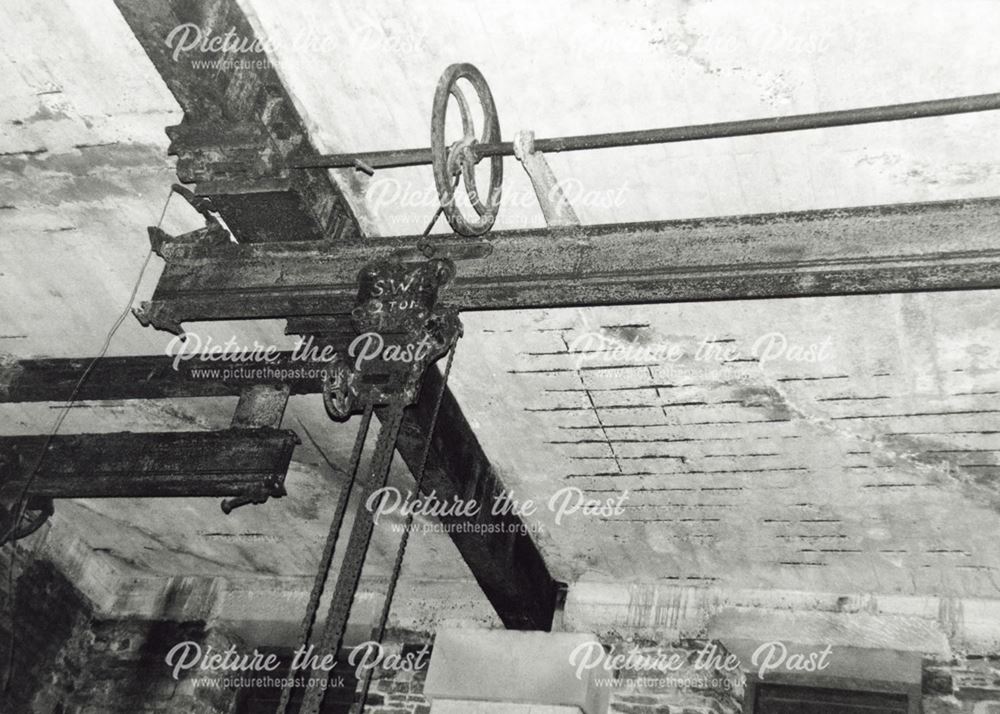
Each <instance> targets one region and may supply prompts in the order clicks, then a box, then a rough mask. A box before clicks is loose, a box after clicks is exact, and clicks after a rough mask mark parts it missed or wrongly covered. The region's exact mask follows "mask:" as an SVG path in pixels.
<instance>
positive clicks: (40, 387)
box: [0, 351, 324, 403]
mask: <svg viewBox="0 0 1000 714" xmlns="http://www.w3.org/2000/svg"><path fill="white" fill-rule="evenodd" d="M91 361H92V358H89V357H88V358H83V359H78V358H73V357H71V358H49V359H25V360H10V361H8V362H7V363H6V364H3V363H0V403H2V402H63V401H68V400H69V399H70V397H71V396H73V394H74V390H75V389H76V385H77V383H78V382H79V381H80V378H81V377H82V376H83V374H84V372H85V371H86V370H87V368H88V366H90V364H91ZM323 367H324V363H323V362H316V361H312V360H303V359H293V353H292V352H291V351H282V352H276V353H274V360H273V361H272V362H270V363H269V364H267V365H260V364H253V363H250V364H233V363H231V362H230V363H225V362H221V361H202V360H201V359H200V358H193V359H176V358H175V357H171V356H168V355H165V354H163V355H142V356H134V357H103V358H101V359H99V360H97V361H96V362H94V363H93V365H92V366H91V367H90V373H89V374H88V375H87V379H86V380H84V382H83V383H82V384H81V385H80V388H79V390H77V391H76V395H75V398H76V400H77V401H100V400H111V399H168V398H180V397H230V396H240V395H241V394H242V392H243V389H244V388H245V387H247V386H248V385H254V384H279V383H280V384H284V385H286V386H287V387H288V389H289V391H290V393H291V394H316V393H318V392H319V391H320V386H321V382H322V369H323ZM227 374H228V375H233V374H237V375H239V376H228V377H227V376H226V375H227ZM247 375H249V376H247Z"/></svg>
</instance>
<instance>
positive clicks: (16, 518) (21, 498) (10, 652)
mask: <svg viewBox="0 0 1000 714" xmlns="http://www.w3.org/2000/svg"><path fill="white" fill-rule="evenodd" d="M173 195H174V189H173V188H172V187H171V189H170V193H168V194H167V200H166V201H165V202H164V203H163V209H162V210H161V211H160V219H159V220H158V221H157V222H156V227H157V228H159V227H160V226H162V225H163V219H164V217H165V216H166V215H167V207H168V206H169V205H170V199H171V198H173ZM152 257H153V249H152V248H150V249H149V250H148V251H146V257H145V259H144V260H143V261H142V267H141V268H139V274H138V275H137V276H136V279H135V283H134V284H133V285H132V292H131V293H130V294H129V298H128V302H127V303H126V305H125V309H124V310H122V312H121V314H120V315H119V316H118V319H116V320H115V322H114V324H112V326H111V329H109V330H108V332H107V334H106V335H105V337H104V344H102V345H101V349H100V351H99V352H98V353H97V355H96V356H94V357H93V358H92V359H91V360H90V362H89V363H88V364H87V367H86V369H84V370H83V374H81V375H80V378H79V379H78V380H77V381H76V384H75V385H74V386H73V390H72V391H71V392H70V395H69V398H68V399H67V400H66V403H65V404H64V405H63V407H62V409H61V410H60V412H59V416H58V417H57V418H56V421H55V423H54V424H53V426H52V429H50V430H49V432H48V434H47V435H46V438H45V442H44V443H43V444H42V449H41V451H40V452H39V454H38V458H37V459H35V463H34V465H33V466H32V468H31V471H29V472H28V478H27V479H25V482H24V486H22V487H21V491H20V492H19V494H18V497H17V501H16V504H17V505H16V506H15V508H14V509H13V511H12V513H13V517H12V519H11V525H10V528H9V529H8V530H7V532H6V533H5V534H4V535H3V538H2V539H0V543H4V544H6V542H7V540H8V539H11V540H10V545H11V549H10V570H9V571H8V573H7V590H8V592H9V593H10V595H9V602H8V617H9V621H10V642H9V644H8V648H7V668H6V672H5V673H4V682H3V691H4V692H7V691H9V689H10V682H11V677H12V675H13V672H14V629H15V622H14V570H15V565H16V562H17V546H16V544H15V543H16V541H14V540H13V536H14V534H15V533H16V532H17V527H18V526H19V525H20V524H21V520H22V519H23V518H24V514H25V511H27V508H28V491H29V490H30V489H31V486H32V484H33V483H34V482H35V479H36V478H37V476H38V472H39V470H40V469H41V467H42V463H43V462H44V461H45V455H46V454H47V453H48V451H49V446H51V444H52V440H53V439H54V438H55V437H56V435H57V434H58V433H59V429H60V428H61V427H62V425H63V422H64V421H66V417H67V416H68V415H69V411H70V409H72V408H73V405H74V404H75V403H76V398H77V395H79V393H80V389H81V388H82V387H83V384H84V382H86V381H87V377H89V376H90V373H91V372H92V371H93V369H94V366H95V365H96V364H97V361H98V360H100V359H101V358H103V357H104V356H105V355H106V354H107V352H108V348H109V347H110V346H111V340H112V339H114V336H115V333H117V332H118V329H119V328H120V327H121V326H122V324H123V323H124V322H125V318H126V317H128V315H129V313H130V312H131V310H132V303H133V301H134V300H135V296H136V295H137V294H138V292H139V286H140V285H141V284H142V278H143V276H144V275H145V273H146V268H147V267H149V261H150V259H151V258H152ZM36 550H37V549H36ZM35 553H36V551H32V553H31V556H30V557H29V559H28V560H27V561H26V562H25V568H28V567H31V564H32V562H33V560H34V557H35Z"/></svg>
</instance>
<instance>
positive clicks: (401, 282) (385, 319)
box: [278, 259, 462, 714]
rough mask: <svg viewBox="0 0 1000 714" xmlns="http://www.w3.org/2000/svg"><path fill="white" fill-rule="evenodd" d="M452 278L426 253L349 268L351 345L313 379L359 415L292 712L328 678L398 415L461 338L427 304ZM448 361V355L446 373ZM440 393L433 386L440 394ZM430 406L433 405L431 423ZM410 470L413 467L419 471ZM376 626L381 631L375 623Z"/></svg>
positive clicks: (334, 403) (307, 705)
mask: <svg viewBox="0 0 1000 714" xmlns="http://www.w3.org/2000/svg"><path fill="white" fill-rule="evenodd" d="M454 274H455V266H454V264H453V263H452V262H451V261H450V260H448V259H431V260H427V261H423V262H418V263H403V262H399V261H390V260H380V261H376V262H373V263H371V264H369V265H367V266H365V267H364V268H363V269H362V270H361V272H360V273H359V276H358V301H357V306H356V307H355V309H354V310H353V311H352V313H351V318H352V322H353V324H354V327H355V329H356V330H357V332H358V337H357V338H355V340H354V341H352V342H351V345H350V346H349V347H348V349H347V350H346V353H339V354H338V355H337V358H336V359H334V360H333V361H332V362H331V363H330V365H329V366H328V368H327V373H326V374H325V375H324V379H323V401H324V404H325V406H326V408H327V411H328V413H329V414H330V416H331V417H332V418H334V419H337V420H344V419H347V418H349V417H350V415H351V414H355V413H358V412H359V411H360V412H361V413H362V414H363V417H362V422H361V426H360V428H359V429H358V435H357V437H356V440H355V444H354V449H353V451H352V454H351V464H350V468H349V480H348V483H347V484H346V485H345V486H344V487H343V488H342V489H341V493H340V495H339V497H338V501H337V506H336V509H335V513H334V518H333V522H332V524H331V527H330V532H329V535H328V537H327V540H326V544H325V546H324V549H323V553H322V555H321V557H320V563H319V568H318V572H317V575H316V579H315V581H314V583H313V588H312V591H311V593H310V596H309V603H308V605H307V608H306V614H305V617H304V619H303V622H302V626H301V629H300V641H299V644H300V645H301V647H302V648H303V651H306V652H308V653H309V654H308V655H307V657H308V661H312V662H315V663H316V664H317V666H316V667H315V668H314V669H313V671H312V672H311V673H310V676H309V685H310V686H308V687H307V688H306V692H305V697H304V700H303V702H302V707H301V709H300V710H299V711H300V713H301V714H317V713H318V712H319V710H320V707H321V706H322V703H323V698H324V696H325V694H326V688H327V684H328V680H329V675H330V672H329V670H328V669H327V668H324V667H322V666H321V663H322V661H323V659H324V657H327V656H330V657H329V659H330V660H334V659H336V657H337V654H338V653H339V651H340V648H341V646H342V644H343V640H344V634H345V632H346V629H347V620H348V617H349V615H350V612H351V605H352V603H353V601H354V596H355V593H356V591H357V588H358V583H359V581H360V579H361V571H362V568H363V567H364V563H365V557H366V555H367V552H368V546H369V543H370V541H371V538H372V533H373V531H374V522H373V520H372V514H371V513H367V512H365V504H366V503H367V502H368V500H369V499H370V498H371V497H372V495H373V494H374V493H376V492H377V491H378V490H379V489H380V488H383V487H384V486H385V485H386V484H387V482H388V478H389V469H390V466H391V465H392V459H393V454H394V451H395V447H396V440H397V438H398V436H399V431H400V427H401V425H402V422H403V411H404V409H405V408H406V407H408V406H410V405H411V404H413V403H414V402H416V400H417V398H418V396H419V394H420V386H421V383H422V381H423V375H424V372H425V371H426V370H427V369H428V368H429V367H430V365H431V364H433V363H434V362H435V361H436V360H438V359H439V358H440V357H442V356H443V355H444V354H446V353H449V354H450V355H453V354H454V347H455V344H456V342H457V341H458V339H459V337H461V334H462V325H461V322H460V321H459V319H458V315H457V313H456V312H455V311H454V310H448V309H444V308H440V307H437V306H436V302H437V296H438V290H439V289H440V288H442V287H444V286H445V285H446V284H447V283H448V281H450V280H451V278H452V277H453V276H454ZM450 366H451V358H450V357H449V360H448V367H447V368H446V373H447V371H448V370H450ZM446 378H447V377H446ZM443 389H444V387H443V386H442V393H443ZM439 400H440V396H439ZM376 407H380V408H381V409H380V411H379V421H380V422H381V426H380V428H379V431H378V437H377V439H376V443H375V448H374V452H373V454H372V457H371V461H370V464H369V466H368V467H367V468H366V469H365V470H364V476H363V477H360V478H359V477H358V474H359V467H360V461H361V454H362V451H363V447H364V444H365V441H366V437H367V435H368V431H369V426H370V422H371V416H372V413H373V411H374V409H375V408H376ZM437 411H438V410H437V408H435V410H434V418H435V419H436V416H437ZM432 433H433V424H432V425H431V426H430V432H429V433H428V435H427V439H428V440H429V439H430V435H431V434H432ZM428 446H429V444H428V445H425V448H424V455H423V458H424V460H426V454H427V448H428ZM420 471H421V472H422V468H421V469H420ZM418 480H419V477H418ZM355 486H357V488H355ZM354 491H357V494H356V503H357V506H356V510H355V513H354V519H353V524H352V526H351V533H350V535H349V537H348V541H347V547H346V550H345V552H344V558H343V563H342V565H341V567H340V571H339V572H338V573H337V578H336V584H335V585H334V590H333V596H332V598H331V600H330V605H329V610H328V612H327V617H326V622H325V625H324V627H323V632H322V633H321V634H320V636H319V639H318V641H317V642H316V644H315V646H313V647H312V648H311V649H307V648H309V645H310V640H311V639H312V634H313V629H314V625H315V622H316V615H317V611H318V609H319V603H320V599H321V597H322V594H323V590H324V589H325V586H326V581H327V579H328V577H329V570H330V565H331V563H332V561H333V554H334V551H335V549H336V544H337V540H338V538H339V533H340V530H341V526H342V524H343V522H344V519H345V516H346V513H347V509H348V501H349V500H350V499H351V497H352V492H354ZM403 548H405V545H404V546H403ZM401 558H402V549H401V550H400V554H399V555H398V556H397V568H398V567H399V561H400V560H401ZM396 577H398V573H396V572H394V574H393V584H392V586H391V588H390V592H389V594H388V596H387V604H386V606H385V608H384V610H385V612H386V613H387V611H388V606H389V603H390V602H391V598H392V590H393V589H394V587H395V579H396ZM381 629H382V630H384V622H383V624H382V627H381ZM314 658H315V659H314ZM289 674H290V676H289V678H288V680H289V681H288V683H287V685H288V686H286V687H285V689H284V690H283V691H282V696H281V701H280V703H279V706H278V714H284V713H285V712H286V711H287V707H288V704H289V701H290V698H291V691H292V687H291V686H290V685H291V684H292V681H293V680H294V679H295V678H296V677H295V673H294V672H290V673H289ZM362 706H363V705H362Z"/></svg>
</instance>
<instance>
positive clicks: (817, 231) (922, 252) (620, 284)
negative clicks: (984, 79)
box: [145, 198, 1000, 330]
mask: <svg viewBox="0 0 1000 714" xmlns="http://www.w3.org/2000/svg"><path fill="white" fill-rule="evenodd" d="M998 234H1000V199H996V198H984V199H972V200H965V201H941V202H934V203H912V204H894V205H888V206H868V207H860V208H848V209H830V210H822V211H804V212H796V213H777V214H760V215H749V216H734V217H725V218H712V219H697V220H677V221H658V222H648V223H625V224H608V225H599V226H584V227H581V228H578V229H574V228H566V229H538V230H522V231H503V232H494V233H492V234H491V235H490V236H489V239H488V241H485V242H488V243H489V245H490V246H491V251H490V252H489V254H488V255H486V256H484V257H482V258H477V259H460V258H459V259H456V261H455V262H456V264H457V265H458V275H457V277H456V278H455V280H453V281H452V282H451V283H450V284H449V286H448V287H447V289H446V290H444V291H443V292H442V295H441V302H442V303H443V305H444V306H447V307H451V308H455V309H459V310H503V309H512V308H530V307H554V306H563V307H572V306H589V305H616V304H639V303H662V302H684V301H704V300H740V299H748V298H767V297H809V296H822V295H850V294H865V293H886V292H908V291H926V290H960V289H983V288H998V287H1000V247H998V246H997V244H996V236H997V235H998ZM415 242H416V239H415V238H414V237H402V238H383V239H370V240H368V241H366V243H365V244H364V245H357V246H355V245H350V246H347V245H339V246H337V247H336V248H334V247H333V246H331V245H327V244H325V243H324V244H316V243H314V242H301V243H283V244H256V245H229V246H223V247H213V246H204V245H197V244H191V243H188V242H178V243H176V244H175V243H168V244H167V245H165V246H164V247H163V249H162V251H163V254H164V256H165V258H166V261H167V264H166V267H165V269H164V272H163V274H162V276H161V278H160V282H159V284H158V285H157V288H156V291H155V292H154V294H153V299H152V301H150V302H149V303H146V304H145V310H146V314H147V315H148V316H150V319H152V320H153V324H154V325H156V326H158V327H163V328H164V329H174V330H176V329H179V328H180V326H181V324H182V323H184V322H189V321H197V320H218V319H251V318H273V317H281V316H296V317H299V318H302V317H307V316H320V315H336V314H346V313H349V312H350V311H351V310H352V309H353V307H354V297H355V295H356V284H355V279H356V276H357V274H358V271H359V270H360V269H361V268H362V267H363V266H364V265H366V264H367V263H369V262H370V261H372V260H377V259H380V258H388V257H394V256H399V255H405V254H406V253H407V252H409V253H410V254H412V253H413V252H414V249H413V247H412V246H413V245H414V243H415Z"/></svg>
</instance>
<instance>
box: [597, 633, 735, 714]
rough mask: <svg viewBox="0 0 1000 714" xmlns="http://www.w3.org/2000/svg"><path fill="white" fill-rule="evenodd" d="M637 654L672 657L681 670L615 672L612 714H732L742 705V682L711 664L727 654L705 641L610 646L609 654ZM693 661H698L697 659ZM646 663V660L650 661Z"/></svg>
mask: <svg viewBox="0 0 1000 714" xmlns="http://www.w3.org/2000/svg"><path fill="white" fill-rule="evenodd" d="M616 651H621V652H637V653H638V654H639V655H640V656H641V655H648V656H650V657H654V658H655V657H656V656H661V657H663V656H671V655H677V656H678V659H676V660H675V661H676V662H681V661H683V662H684V664H683V666H676V667H671V668H669V671H663V670H660V669H656V668H652V669H646V670H644V669H641V668H638V669H633V668H629V669H623V670H620V671H618V672H616V673H615V679H616V683H615V685H614V688H613V692H612V695H611V708H610V711H611V712H612V714H681V713H683V714H737V713H738V712H740V711H741V707H742V701H743V700H742V696H743V687H742V678H741V677H740V675H739V674H738V673H733V672H727V671H725V670H724V669H722V668H720V667H719V666H716V663H721V662H722V661H723V660H724V659H725V657H726V656H727V655H728V652H726V650H725V649H724V648H723V647H722V646H721V645H718V644H717V643H713V642H710V641H707V640H684V641H682V642H679V643H676V644H672V645H668V646H663V645H658V644H655V643H651V642H646V643H643V642H624V641H623V642H616V643H614V649H613V650H612V653H614V652H616ZM699 658H702V659H701V660H699ZM651 661H652V660H651Z"/></svg>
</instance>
